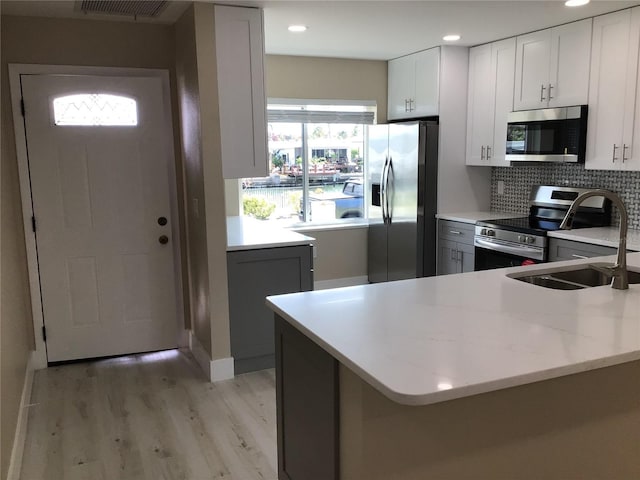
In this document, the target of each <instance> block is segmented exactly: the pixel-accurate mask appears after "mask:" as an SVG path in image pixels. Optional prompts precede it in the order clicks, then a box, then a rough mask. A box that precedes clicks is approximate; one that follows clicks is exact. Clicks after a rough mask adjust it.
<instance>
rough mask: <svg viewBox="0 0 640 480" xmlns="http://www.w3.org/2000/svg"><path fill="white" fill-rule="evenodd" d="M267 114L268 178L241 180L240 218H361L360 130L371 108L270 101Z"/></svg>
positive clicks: (286, 222) (329, 220)
mask: <svg viewBox="0 0 640 480" xmlns="http://www.w3.org/2000/svg"><path fill="white" fill-rule="evenodd" d="M289 102H290V101H289ZM315 102H318V101H317V100H315V101H314V103H315ZM267 111H268V119H269V124H268V143H269V156H270V158H271V166H270V167H271V174H270V175H269V176H268V177H258V178H245V179H243V180H242V200H243V202H242V203H243V208H244V214H245V215H249V216H253V217H255V218H259V219H263V220H266V219H268V220H270V221H275V222H278V223H280V224H283V225H293V224H299V223H309V222H311V223H323V224H325V223H336V222H348V221H352V220H349V219H354V218H362V217H365V216H366V212H365V198H364V191H365V189H364V188H363V182H364V178H365V176H364V175H365V170H366V165H365V161H364V158H365V145H366V144H365V136H366V130H365V126H366V124H370V123H373V121H374V116H375V106H373V105H329V104H320V105H310V104H297V105H291V104H287V103H284V102H270V103H269V106H268V110H267Z"/></svg>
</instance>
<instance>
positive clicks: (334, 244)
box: [302, 228, 368, 281]
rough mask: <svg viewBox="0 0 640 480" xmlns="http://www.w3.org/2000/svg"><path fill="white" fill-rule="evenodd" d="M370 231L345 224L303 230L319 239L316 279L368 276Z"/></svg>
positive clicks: (315, 259) (314, 266)
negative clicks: (368, 237) (325, 228)
mask: <svg viewBox="0 0 640 480" xmlns="http://www.w3.org/2000/svg"><path fill="white" fill-rule="evenodd" d="M367 231H368V229H367V228H349V229H343V228H341V229H336V230H313V231H310V232H302V233H304V234H305V235H309V236H310V237H313V238H315V239H316V241H315V242H314V243H315V245H316V254H317V256H316V258H314V259H313V268H314V280H315V281H325V280H335V279H339V278H350V277H362V276H366V275H367Z"/></svg>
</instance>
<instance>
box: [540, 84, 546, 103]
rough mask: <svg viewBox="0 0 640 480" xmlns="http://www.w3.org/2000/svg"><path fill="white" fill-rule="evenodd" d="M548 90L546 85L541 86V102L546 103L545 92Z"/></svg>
mask: <svg viewBox="0 0 640 480" xmlns="http://www.w3.org/2000/svg"><path fill="white" fill-rule="evenodd" d="M545 90H546V88H545V86H544V85H540V101H541V102H544V101H545V100H546V99H545V98H544V91H545Z"/></svg>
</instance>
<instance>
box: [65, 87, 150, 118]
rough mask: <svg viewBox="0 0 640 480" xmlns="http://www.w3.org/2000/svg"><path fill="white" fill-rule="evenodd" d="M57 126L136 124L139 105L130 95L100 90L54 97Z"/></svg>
mask: <svg viewBox="0 0 640 480" xmlns="http://www.w3.org/2000/svg"><path fill="white" fill-rule="evenodd" d="M53 117H54V122H55V124H56V125H59V126H136V125H138V109H137V104H136V101H135V100H134V99H132V98H128V97H121V96H118V95H107V94H102V93H85V94H79V95H67V96H65V97H58V98H56V99H54V100H53Z"/></svg>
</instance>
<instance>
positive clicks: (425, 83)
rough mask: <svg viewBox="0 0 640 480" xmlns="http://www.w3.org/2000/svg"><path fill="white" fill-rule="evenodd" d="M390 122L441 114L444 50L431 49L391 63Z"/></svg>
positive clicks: (389, 71) (389, 65)
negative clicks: (441, 73) (439, 105)
mask: <svg viewBox="0 0 640 480" xmlns="http://www.w3.org/2000/svg"><path fill="white" fill-rule="evenodd" d="M388 68H389V70H388V93H387V103H388V106H387V117H388V119H389V120H397V119H406V118H419V117H428V116H433V115H438V98H439V81H440V48H439V47H436V48H431V49H429V50H423V51H422V52H418V53H414V54H411V55H407V56H405V57H400V58H396V59H395V60H389V63H388Z"/></svg>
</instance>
